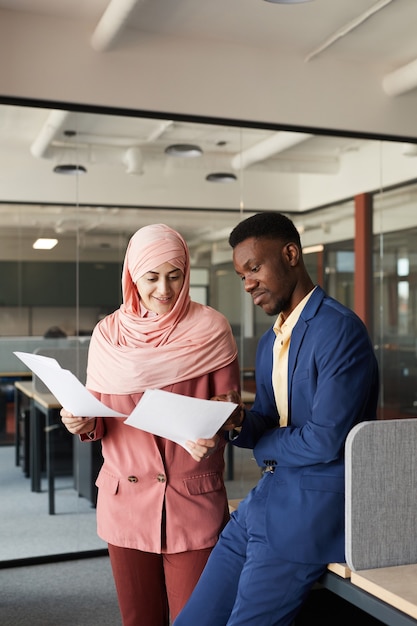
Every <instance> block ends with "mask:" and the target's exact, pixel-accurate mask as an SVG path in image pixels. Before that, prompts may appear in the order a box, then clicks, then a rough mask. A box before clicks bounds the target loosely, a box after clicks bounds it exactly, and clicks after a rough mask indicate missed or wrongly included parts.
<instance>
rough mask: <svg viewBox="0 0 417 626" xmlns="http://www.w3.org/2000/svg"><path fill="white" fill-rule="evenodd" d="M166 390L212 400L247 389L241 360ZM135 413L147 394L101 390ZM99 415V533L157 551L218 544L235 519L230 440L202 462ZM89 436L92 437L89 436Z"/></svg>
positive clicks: (130, 545)
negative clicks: (228, 469) (228, 483)
mask: <svg viewBox="0 0 417 626" xmlns="http://www.w3.org/2000/svg"><path fill="white" fill-rule="evenodd" d="M164 389H165V390H166V391H171V392H174V393H180V394H183V395H188V396H193V397H196V398H202V399H209V398H211V397H212V396H214V395H217V394H221V393H226V392H227V391H228V390H229V389H236V390H239V366H238V362H237V359H236V360H235V361H233V362H232V363H231V364H230V365H228V366H227V367H224V368H222V369H220V370H217V371H216V372H213V373H211V374H207V375H205V376H202V377H200V378H196V379H192V380H189V381H184V382H181V383H176V384H174V385H170V386H168V387H165V388H164ZM94 395H95V396H96V397H98V398H99V399H100V400H101V401H102V402H103V403H104V404H106V405H107V406H110V407H112V408H113V409H116V410H119V411H121V412H123V413H125V414H129V413H130V412H131V411H132V410H133V408H134V407H135V406H136V404H137V403H138V401H139V400H140V397H141V395H142V394H133V395H130V396H128V395H106V394H98V393H94ZM123 422H124V418H121V419H119V418H98V419H97V425H96V430H95V439H101V440H102V452H103V457H104V462H103V465H102V468H101V470H100V473H99V475H98V478H97V481H96V485H97V487H98V500H97V532H98V535H99V536H100V537H101V538H102V539H103V540H104V541H106V542H107V543H110V544H113V545H116V546H122V547H126V548H134V549H138V550H143V551H146V552H153V553H161V552H167V553H175V552H184V551H187V550H198V549H202V548H208V547H211V546H213V545H214V544H215V543H216V541H217V538H218V535H219V533H220V531H221V530H222V528H223V527H224V525H225V523H226V522H227V520H228V517H229V511H228V504H227V494H226V489H225V486H224V445H225V442H223V441H222V442H221V445H220V446H219V449H218V450H217V451H216V453H215V454H213V455H212V456H211V457H209V458H208V459H203V460H202V461H201V462H200V463H197V462H196V461H194V460H193V458H192V457H191V455H190V454H189V453H188V452H187V451H186V450H184V449H183V448H182V447H181V446H179V445H177V444H175V443H173V442H171V441H169V440H167V439H163V438H161V437H155V436H153V435H151V434H149V433H146V432H144V431H140V430H138V429H136V428H133V427H132V426H127V425H126V424H124V423H123ZM82 439H83V440H85V439H86V436H82Z"/></svg>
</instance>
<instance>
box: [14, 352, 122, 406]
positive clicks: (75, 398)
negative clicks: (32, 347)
mask: <svg viewBox="0 0 417 626" xmlns="http://www.w3.org/2000/svg"><path fill="white" fill-rule="evenodd" d="M13 354H15V355H16V356H17V357H18V358H19V359H20V360H21V361H23V363H24V364H25V365H27V367H28V368H29V369H30V370H32V372H33V373H34V374H36V376H38V377H39V378H40V379H41V380H42V381H43V382H44V383H45V385H46V386H47V387H48V389H49V391H50V392H51V393H52V394H53V395H54V396H55V398H56V399H57V400H58V402H59V403H60V404H61V405H62V406H63V407H65V409H66V410H67V411H69V412H70V413H72V414H73V415H81V416H82V417H97V416H100V417H127V416H126V415H125V414H123V413H119V412H117V411H113V409H109V408H108V407H107V406H106V405H105V404H103V403H102V402H100V400H97V398H95V397H94V396H93V394H91V393H90V392H89V391H88V389H86V388H85V387H84V385H83V384H82V383H81V382H80V381H79V380H78V378H77V377H76V376H75V375H74V374H73V373H72V372H70V371H69V370H65V369H63V368H62V367H61V366H60V364H59V363H58V361H56V359H52V358H51V357H49V356H42V355H40V354H33V353H31V352H13Z"/></svg>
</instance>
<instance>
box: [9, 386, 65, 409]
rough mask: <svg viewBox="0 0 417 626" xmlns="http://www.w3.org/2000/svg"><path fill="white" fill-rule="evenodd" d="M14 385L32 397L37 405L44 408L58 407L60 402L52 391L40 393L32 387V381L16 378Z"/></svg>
mask: <svg viewBox="0 0 417 626" xmlns="http://www.w3.org/2000/svg"><path fill="white" fill-rule="evenodd" d="M14 386H15V387H16V389H18V390H19V391H20V392H21V393H23V394H24V395H25V396H27V397H28V398H32V399H33V400H34V401H35V402H36V403H37V404H38V405H40V406H41V407H43V408H45V409H60V408H61V403H60V402H58V400H57V399H56V398H55V396H54V395H52V393H40V392H39V391H35V390H34V388H33V382H32V381H24V380H18V381H17V382H15V384H14Z"/></svg>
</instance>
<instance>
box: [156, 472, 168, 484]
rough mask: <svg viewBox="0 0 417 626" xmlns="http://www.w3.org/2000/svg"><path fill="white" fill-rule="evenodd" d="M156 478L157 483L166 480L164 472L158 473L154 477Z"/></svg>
mask: <svg viewBox="0 0 417 626" xmlns="http://www.w3.org/2000/svg"><path fill="white" fill-rule="evenodd" d="M156 480H157V481H158V482H159V483H164V482H165V480H166V478H165V474H158V476H157V477H156Z"/></svg>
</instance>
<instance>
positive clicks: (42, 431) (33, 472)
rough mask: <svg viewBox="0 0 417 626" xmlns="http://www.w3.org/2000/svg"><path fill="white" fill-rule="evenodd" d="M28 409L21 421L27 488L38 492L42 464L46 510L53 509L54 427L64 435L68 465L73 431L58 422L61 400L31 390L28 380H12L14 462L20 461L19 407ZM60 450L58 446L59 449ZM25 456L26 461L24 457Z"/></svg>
mask: <svg viewBox="0 0 417 626" xmlns="http://www.w3.org/2000/svg"><path fill="white" fill-rule="evenodd" d="M24 403H26V406H27V407H28V408H29V410H30V419H29V426H27V424H25V438H24V439H25V441H24V445H25V455H26V460H25V467H24V470H25V473H26V475H27V476H29V478H30V485H31V491H34V492H36V493H40V492H41V491H42V488H41V477H42V465H43V463H44V462H45V465H46V478H47V485H48V487H47V489H48V511H49V514H50V515H54V513H55V461H56V459H55V437H54V431H58V429H60V431H59V432H60V435H61V436H62V438H64V439H65V449H64V450H63V451H64V453H65V454H66V455H67V456H68V450H70V451H71V459H70V467H71V472H72V471H73V468H72V454H73V435H71V434H70V433H69V432H67V431H66V430H65V429H64V428H63V427H62V425H61V420H60V416H59V411H60V410H61V404H60V403H59V402H58V401H57V399H56V398H55V396H53V395H52V394H50V393H39V392H37V391H35V390H34V388H33V383H32V381H30V382H28V381H17V382H16V383H15V423H16V464H17V465H19V464H20V457H21V445H22V441H21V436H20V429H19V420H20V414H21V411H22V408H23V406H24ZM61 452H62V450H61ZM28 457H29V463H27V459H28Z"/></svg>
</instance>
